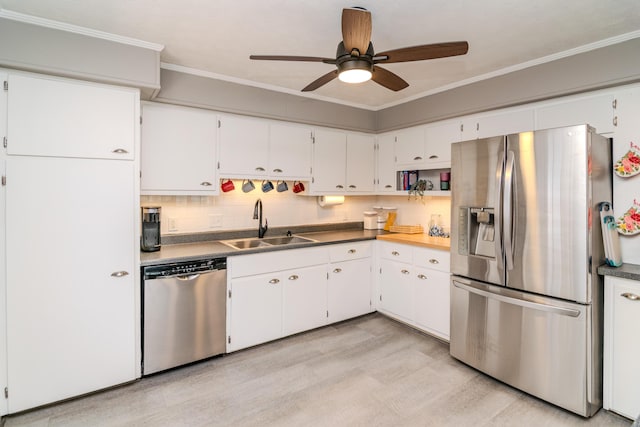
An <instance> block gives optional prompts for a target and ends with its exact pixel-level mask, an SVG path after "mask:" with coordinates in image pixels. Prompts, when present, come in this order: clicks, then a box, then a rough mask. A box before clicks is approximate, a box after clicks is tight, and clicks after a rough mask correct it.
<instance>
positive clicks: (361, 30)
mask: <svg viewBox="0 0 640 427" xmlns="http://www.w3.org/2000/svg"><path fill="white" fill-rule="evenodd" d="M342 41H343V42H344V47H345V48H346V50H347V52H351V51H352V50H353V49H354V48H355V49H358V51H360V53H361V54H362V55H364V54H365V53H366V52H367V48H368V47H369V42H370V41H371V12H369V11H368V10H364V9H342Z"/></svg>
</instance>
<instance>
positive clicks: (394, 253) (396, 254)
mask: <svg viewBox="0 0 640 427" xmlns="http://www.w3.org/2000/svg"><path fill="white" fill-rule="evenodd" d="M391 255H393V256H398V255H400V252H398V251H393V252H391Z"/></svg>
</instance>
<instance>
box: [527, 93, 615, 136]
mask: <svg viewBox="0 0 640 427" xmlns="http://www.w3.org/2000/svg"><path fill="white" fill-rule="evenodd" d="M613 100H614V96H613V94H605V95H595V96H586V97H579V98H575V99H572V100H570V101H564V102H559V103H554V104H551V105H546V106H542V107H540V108H537V109H536V130H538V129H549V128H557V127H563V126H572V125H581V124H588V125H591V126H593V127H594V128H596V132H597V133H600V134H603V133H611V132H613V131H614V130H615V126H614V123H613V117H614V109H613Z"/></svg>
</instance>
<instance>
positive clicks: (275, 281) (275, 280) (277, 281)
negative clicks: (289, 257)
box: [269, 279, 280, 285]
mask: <svg viewBox="0 0 640 427" xmlns="http://www.w3.org/2000/svg"><path fill="white" fill-rule="evenodd" d="M269 283H271V284H272V285H275V284H276V283H280V279H271V280H269Z"/></svg>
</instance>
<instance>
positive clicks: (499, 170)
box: [494, 156, 504, 270]
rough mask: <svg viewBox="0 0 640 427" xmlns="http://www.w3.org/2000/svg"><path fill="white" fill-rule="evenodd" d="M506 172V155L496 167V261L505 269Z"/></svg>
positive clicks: (500, 267)
mask: <svg viewBox="0 0 640 427" xmlns="http://www.w3.org/2000/svg"><path fill="white" fill-rule="evenodd" d="M503 174H504V156H501V158H500V159H499V160H498V166H497V167H496V201H497V202H498V205H499V206H496V209H495V210H494V212H495V214H494V215H495V221H494V229H495V233H496V239H495V242H496V244H495V248H496V261H497V264H498V269H500V270H502V269H504V262H503V260H504V248H503V246H502V188H503V187H502V176H503Z"/></svg>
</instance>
